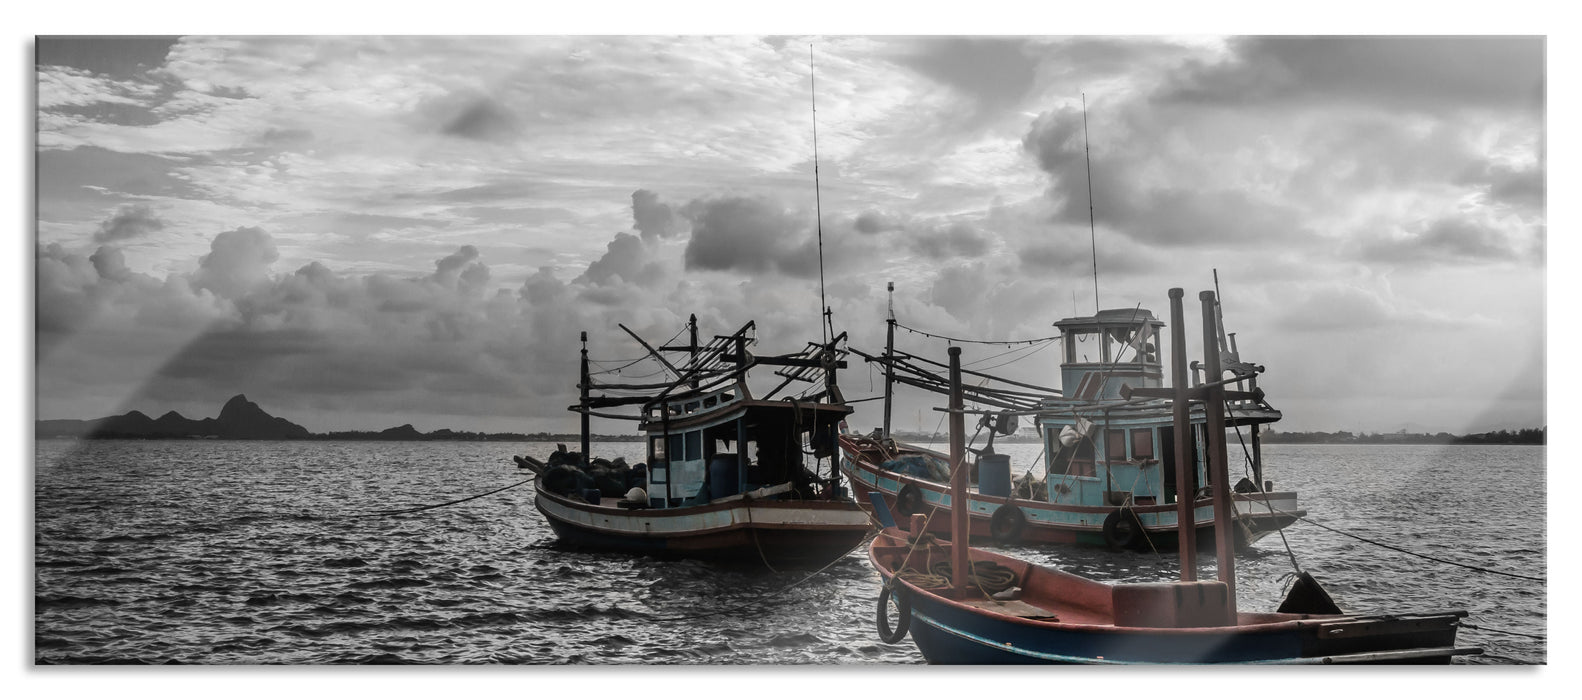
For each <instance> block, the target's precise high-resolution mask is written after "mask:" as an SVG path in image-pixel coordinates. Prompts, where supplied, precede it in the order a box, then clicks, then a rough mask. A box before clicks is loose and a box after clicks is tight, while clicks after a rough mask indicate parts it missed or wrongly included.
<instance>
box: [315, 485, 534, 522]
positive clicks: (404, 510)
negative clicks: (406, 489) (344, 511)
mask: <svg viewBox="0 0 1582 700" xmlns="http://www.w3.org/2000/svg"><path fill="white" fill-rule="evenodd" d="M534 478H537V477H534ZM532 480H533V479H523V480H521V481H518V482H516V483H514V484H511V485H510V486H505V487H501V488H497V489H495V490H493V491H486V492H484V493H480V494H478V495H476V496H468V497H466V498H458V499H456V500H454V501H446V502H444V503H436V504H434V505H431V506H418V507H416V508H402V509H399V510H376V511H372V512H369V513H363V514H361V515H348V516H346V517H348V518H373V517H378V516H384V515H400V514H402V513H416V512H418V511H420V510H433V509H435V508H444V507H445V506H453V505H456V504H457V503H465V502H467V501H471V500H473V499H475V498H483V497H484V496H488V495H490V494H495V493H499V492H501V491H504V490H506V489H514V488H516V487H518V486H521V485H522V484H525V483H527V482H529V481H532Z"/></svg>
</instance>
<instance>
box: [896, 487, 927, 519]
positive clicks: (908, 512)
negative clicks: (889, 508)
mask: <svg viewBox="0 0 1582 700" xmlns="http://www.w3.org/2000/svg"><path fill="white" fill-rule="evenodd" d="M922 510H923V490H922V489H919V488H918V487H917V485H916V484H902V485H901V490H900V491H897V492H896V493H895V514H896V515H898V516H900V517H902V518H910V517H912V516H913V515H916V514H918V513H920V512H922Z"/></svg>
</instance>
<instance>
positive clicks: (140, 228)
mask: <svg viewBox="0 0 1582 700" xmlns="http://www.w3.org/2000/svg"><path fill="white" fill-rule="evenodd" d="M164 228H165V222H164V221H163V220H161V219H160V218H159V217H158V216H155V215H154V210H152V209H150V208H149V207H148V205H146V204H133V205H125V206H122V207H121V208H120V209H118V210H117V211H116V212H115V215H114V216H111V217H110V218H109V219H106V220H105V221H104V222H103V223H101V224H99V230H98V231H95V232H94V234H93V240H94V242H96V243H111V242H116V241H125V240H130V239H133V238H138V237H140V236H145V235H147V234H150V233H153V232H155V231H159V230H162V229H164Z"/></svg>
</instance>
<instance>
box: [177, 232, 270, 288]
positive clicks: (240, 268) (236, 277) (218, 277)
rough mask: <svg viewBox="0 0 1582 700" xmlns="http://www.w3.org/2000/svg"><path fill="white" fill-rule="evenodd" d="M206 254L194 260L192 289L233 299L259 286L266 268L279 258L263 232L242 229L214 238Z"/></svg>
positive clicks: (267, 271) (267, 273)
mask: <svg viewBox="0 0 1582 700" xmlns="http://www.w3.org/2000/svg"><path fill="white" fill-rule="evenodd" d="M209 251H210V252H209V254H208V255H205V256H203V257H202V258H201V259H199V260H198V270H197V272H196V273H194V274H193V276H192V284H193V287H195V288H198V289H207V290H209V291H211V292H214V293H215V294H217V295H219V296H221V297H224V298H227V299H235V298H237V297H240V296H242V295H243V294H245V293H247V292H248V291H250V290H252V289H253V288H255V287H257V286H259V285H260V284H263V283H264V282H265V281H267V280H268V277H269V266H270V265H272V264H274V262H275V261H276V260H278V259H280V253H279V251H277V250H275V241H274V239H273V238H272V237H270V235H269V234H268V233H265V232H264V230H263V229H261V228H257V227H242V228H237V229H235V230H231V231H226V232H224V233H221V234H220V235H218V236H215V237H214V241H213V242H212V243H210V244H209Z"/></svg>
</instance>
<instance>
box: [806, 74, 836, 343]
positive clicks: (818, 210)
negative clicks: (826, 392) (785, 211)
mask: <svg viewBox="0 0 1582 700" xmlns="http://www.w3.org/2000/svg"><path fill="white" fill-rule="evenodd" d="M807 80H808V100H809V102H810V103H811V104H812V107H813V215H814V217H815V220H816V224H817V229H818V312H819V315H820V316H822V317H823V318H821V319H819V332H820V333H822V334H823V338H824V344H825V345H828V344H829V337H830V336H832V335H834V334H835V328H834V323H833V322H832V320H831V319H830V310H829V306H828V303H827V302H825V301H824V204H823V202H822V201H821V199H820V195H819V186H818V82H817V80H816V79H815V78H814V72H813V45H812V44H808V45H807Z"/></svg>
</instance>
